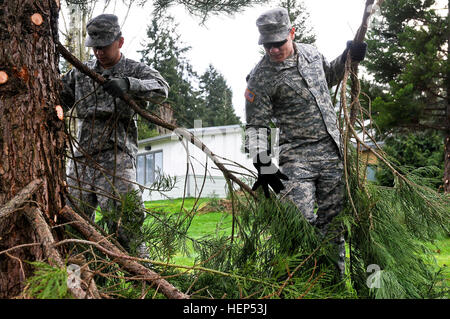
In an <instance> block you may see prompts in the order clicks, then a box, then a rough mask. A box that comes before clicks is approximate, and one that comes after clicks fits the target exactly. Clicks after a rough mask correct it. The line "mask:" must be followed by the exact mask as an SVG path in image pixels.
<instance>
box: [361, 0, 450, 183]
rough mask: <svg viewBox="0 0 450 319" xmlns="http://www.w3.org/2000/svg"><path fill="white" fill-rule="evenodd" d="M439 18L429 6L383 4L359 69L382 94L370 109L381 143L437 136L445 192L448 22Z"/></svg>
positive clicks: (449, 166) (449, 120)
mask: <svg viewBox="0 0 450 319" xmlns="http://www.w3.org/2000/svg"><path fill="white" fill-rule="evenodd" d="M441 9H442V8H441ZM447 10H448V9H447ZM445 13H447V12H446V11H443V10H439V9H436V1H434V0H401V1H397V2H395V3H394V2H392V1H385V2H384V3H383V5H382V7H381V17H379V18H378V20H379V21H377V23H376V24H375V26H374V28H372V29H371V31H370V32H369V33H368V39H367V43H368V45H369V47H368V52H367V58H366V60H365V62H363V65H364V66H365V67H366V68H367V70H368V71H369V72H370V73H371V74H372V75H373V77H374V81H373V82H372V83H370V86H377V87H378V88H377V89H376V90H377V91H378V93H380V91H381V92H382V94H378V97H377V98H375V99H374V101H373V103H372V114H373V118H374V120H375V123H376V125H377V126H378V128H379V129H380V133H381V135H380V136H381V138H383V137H385V136H387V135H389V134H407V133H409V132H412V131H416V132H417V131H421V132H426V131H429V130H432V131H436V132H438V133H439V134H440V135H441V136H442V138H443V139H444V145H445V165H444V167H445V169H444V190H445V191H446V192H449V191H450V184H449V179H450V162H449V158H450V117H449V116H450V109H449V92H450V89H449V86H450V81H449V74H450V68H449V62H448V42H449V39H448V38H449V20H448V19H449V17H448V14H447V15H445Z"/></svg>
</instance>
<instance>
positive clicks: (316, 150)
mask: <svg viewBox="0 0 450 319" xmlns="http://www.w3.org/2000/svg"><path fill="white" fill-rule="evenodd" d="M256 25H257V27H258V29H259V32H260V38H259V44H263V46H264V48H265V51H266V54H265V56H264V57H263V58H262V59H261V61H260V62H259V63H258V64H257V65H256V67H255V68H254V69H253V70H252V71H251V73H250V74H249V75H248V77H247V89H246V92H245V98H246V121H247V127H246V133H247V134H246V136H247V141H248V142H247V149H248V151H249V152H250V154H251V156H252V157H253V159H254V165H255V167H256V168H257V170H258V179H257V181H256V183H255V184H254V186H253V189H257V188H258V187H259V186H262V187H263V190H264V193H265V195H266V197H268V196H269V192H268V186H269V185H270V186H271V187H272V188H273V190H274V191H275V192H276V193H279V192H280V191H282V190H283V194H284V195H286V196H287V197H288V198H289V199H291V200H292V201H293V202H294V203H295V204H296V205H297V207H298V208H299V209H300V211H301V212H302V214H303V215H304V217H305V218H306V219H307V220H308V221H309V222H310V223H311V224H312V225H314V226H316V227H317V228H318V229H319V231H320V233H321V234H322V235H323V236H324V235H325V234H326V233H327V231H328V225H329V224H330V222H331V220H332V219H333V218H334V217H335V216H336V215H338V214H339V212H340V210H341V208H342V204H343V196H344V192H343V186H344V185H343V180H342V173H343V163H342V151H341V141H340V133H339V130H338V127H337V119H336V114H335V111H334V109H333V105H332V102H331V96H330V93H329V88H331V87H332V86H334V85H336V84H337V82H338V81H339V80H340V79H341V78H342V77H343V74H344V67H345V59H346V56H347V52H348V50H350V54H351V56H352V59H353V60H354V61H361V60H362V59H363V58H364V55H365V51H366V44H365V43H363V44H360V45H356V44H355V45H353V43H352V42H351V41H349V42H347V49H346V50H345V51H344V52H343V54H342V55H341V56H339V57H338V58H336V59H335V60H334V61H332V62H331V63H328V62H327V60H326V59H325V57H324V56H323V55H322V54H320V53H319V52H318V51H317V49H316V48H315V47H313V46H312V45H308V44H301V43H295V42H294V41H293V40H294V36H295V29H294V28H292V27H291V23H290V21H289V16H288V13H287V10H285V9H283V8H276V9H272V10H269V11H267V12H265V13H263V14H262V15H261V16H260V17H259V18H258V19H257V21H256ZM270 127H276V128H278V129H279V165H280V170H279V169H278V167H277V166H276V165H275V164H274V163H272V161H271V158H270V157H271V156H267V155H269V154H270V148H271V146H270V144H269V143H267V140H268V137H269V136H270V134H271V133H270V132H271V131H273V130H271V129H270ZM272 156H273V155H272ZM281 180H285V181H286V182H285V183H284V185H283V183H282V182H281ZM315 204H317V206H318V210H317V213H316V214H315V213H314V205H315ZM335 241H336V244H337V245H338V247H339V248H338V249H337V255H339V257H337V258H336V259H337V266H338V269H339V271H340V273H341V275H343V274H344V269H345V245H344V237H343V236H342V235H341V236H338V237H337V238H336V240H335Z"/></svg>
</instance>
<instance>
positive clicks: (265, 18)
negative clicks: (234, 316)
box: [256, 8, 292, 44]
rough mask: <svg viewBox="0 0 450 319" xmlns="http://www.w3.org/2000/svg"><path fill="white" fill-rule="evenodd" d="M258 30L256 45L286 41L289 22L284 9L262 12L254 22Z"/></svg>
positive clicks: (289, 28) (289, 27)
mask: <svg viewBox="0 0 450 319" xmlns="http://www.w3.org/2000/svg"><path fill="white" fill-rule="evenodd" d="M256 26H257V27H258V30H259V34H260V36H259V40H258V44H263V43H269V42H280V41H283V40H286V38H287V36H288V34H289V31H291V28H292V27H291V21H290V20H289V14H288V12H287V10H286V9H285V8H275V9H271V10H269V11H266V12H264V13H263V14H261V15H260V16H259V18H258V19H257V20H256Z"/></svg>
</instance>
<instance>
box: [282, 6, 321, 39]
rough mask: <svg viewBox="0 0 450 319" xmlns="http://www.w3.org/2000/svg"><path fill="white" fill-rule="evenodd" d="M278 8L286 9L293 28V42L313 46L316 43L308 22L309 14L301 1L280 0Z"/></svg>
mask: <svg viewBox="0 0 450 319" xmlns="http://www.w3.org/2000/svg"><path fill="white" fill-rule="evenodd" d="M279 6H280V7H282V8H286V10H287V11H288V14H289V19H290V20H291V23H292V26H293V27H294V28H295V41H296V42H301V43H308V44H314V43H315V42H316V34H315V33H314V30H313V28H312V27H311V25H310V22H309V12H308V11H307V10H306V7H305V4H304V2H303V1H302V0H300V1H298V2H297V0H282V1H281V2H280V4H279Z"/></svg>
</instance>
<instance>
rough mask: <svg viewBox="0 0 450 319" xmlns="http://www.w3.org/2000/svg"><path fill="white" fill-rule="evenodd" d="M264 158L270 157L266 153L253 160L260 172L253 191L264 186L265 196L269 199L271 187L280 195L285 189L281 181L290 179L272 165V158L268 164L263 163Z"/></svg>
mask: <svg viewBox="0 0 450 319" xmlns="http://www.w3.org/2000/svg"><path fill="white" fill-rule="evenodd" d="M264 156H265V157H268V156H267V155H266V154H265V153H259V154H258V155H257V156H256V158H255V159H254V160H253V165H254V166H255V168H256V170H257V171H258V178H257V179H256V182H255V184H253V187H252V190H253V191H255V190H257V189H258V187H259V186H262V188H263V191H264V196H266V198H269V197H270V193H269V185H270V187H272V189H273V191H274V192H275V193H277V194H278V193H279V192H280V191H281V190H282V189H284V185H283V183H282V182H281V180H285V181H287V180H289V178H288V177H287V176H286V175H284V174H283V173H281V172H280V170H279V169H278V167H277V166H276V165H274V164H273V163H272V161H271V160H270V158H267V159H268V161H267V162H266V161H264V162H263V161H262V159H263V158H264Z"/></svg>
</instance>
